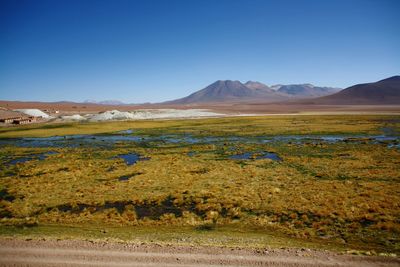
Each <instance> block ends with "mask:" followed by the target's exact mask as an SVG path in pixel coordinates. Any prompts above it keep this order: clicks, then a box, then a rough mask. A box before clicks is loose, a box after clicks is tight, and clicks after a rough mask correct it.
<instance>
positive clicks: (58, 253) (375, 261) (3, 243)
mask: <svg viewBox="0 0 400 267" xmlns="http://www.w3.org/2000/svg"><path fill="white" fill-rule="evenodd" d="M0 266H60V267H61V266H63V267H64V266H111V267H117V266H290V267H292V266H293V267H294V266H366V267H368V266H400V259H399V258H394V257H377V256H354V255H347V254H346V255H344V254H343V255H342V254H335V253H333V252H327V251H314V250H308V249H258V250H254V249H239V248H216V247H195V246H187V247H182V246H171V245H170V246H168V245H146V244H123V243H112V242H90V241H73V240H63V241H61V240H59V241H57V240H16V239H0Z"/></svg>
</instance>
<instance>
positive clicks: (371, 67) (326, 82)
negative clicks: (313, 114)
mask: <svg viewBox="0 0 400 267" xmlns="http://www.w3.org/2000/svg"><path fill="white" fill-rule="evenodd" d="M399 14H400V1H399V0H331V1H329V0H276V1H268V0H262V1H257V0H243V1H239V0H228V1H224V0H210V1H207V0H185V1H174V0H160V1H154V0H147V1H145V0H143V1H134V0H126V1H124V0H114V1H113V0H108V1H101V0H65V1H64V0H49V1H42V0H28V1H22V0H0V99H2V100H5V99H6V100H39V101H61V100H68V101H78V102H79V101H84V100H86V99H94V100H106V99H117V100H121V101H124V102H127V103H140V102H158V101H164V100H170V99H174V98H179V97H183V96H186V95H187V94H189V93H191V92H193V91H196V90H198V89H201V88H203V87H205V86H207V85H208V84H210V83H212V82H214V81H216V80H225V79H232V80H240V81H242V82H245V81H248V80H255V81H260V82H264V83H266V84H268V85H271V84H278V83H280V84H290V83H313V84H315V85H322V86H336V87H347V86H350V85H353V84H355V83H362V82H371V81H376V80H379V79H383V78H386V77H389V76H393V75H399V74H400V15H399Z"/></svg>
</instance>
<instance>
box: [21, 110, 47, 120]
mask: <svg viewBox="0 0 400 267" xmlns="http://www.w3.org/2000/svg"><path fill="white" fill-rule="evenodd" d="M14 111H18V112H21V113H24V114H26V115H28V116H34V117H42V118H45V119H50V118H52V117H51V116H49V115H48V114H46V113H44V112H43V111H41V110H40V109H14Z"/></svg>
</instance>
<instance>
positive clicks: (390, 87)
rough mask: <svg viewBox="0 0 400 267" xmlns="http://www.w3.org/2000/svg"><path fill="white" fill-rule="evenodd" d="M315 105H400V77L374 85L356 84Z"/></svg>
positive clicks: (319, 99) (323, 98)
mask: <svg viewBox="0 0 400 267" xmlns="http://www.w3.org/2000/svg"><path fill="white" fill-rule="evenodd" d="M315 103H324V104H325V103H328V104H330V103H334V104H363V105H375V104H379V105H382V104H400V76H393V77H390V78H387V79H383V80H380V81H378V82H373V83H363V84H356V85H353V86H350V87H348V88H346V89H344V90H342V91H340V92H338V93H336V94H333V95H330V96H327V97H321V98H318V99H316V101H315Z"/></svg>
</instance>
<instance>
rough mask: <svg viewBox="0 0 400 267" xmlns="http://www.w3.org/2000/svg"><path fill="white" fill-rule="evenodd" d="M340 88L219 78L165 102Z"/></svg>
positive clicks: (276, 97) (264, 98)
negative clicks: (184, 95) (186, 94)
mask: <svg viewBox="0 0 400 267" xmlns="http://www.w3.org/2000/svg"><path fill="white" fill-rule="evenodd" d="M340 90H341V89H339V88H332V87H318V86H314V85H312V84H292V85H274V86H271V87H269V86H268V85H265V84H263V83H261V82H256V81H248V82H246V83H244V84H243V83H241V82H240V81H231V80H224V81H223V80H219V81H216V82H214V83H212V84H210V85H209V86H207V87H205V88H204V89H201V90H199V91H197V92H194V93H193V94H190V95H189V96H186V97H183V98H180V99H176V100H172V101H168V102H165V103H166V104H193V103H208V102H210V103H211V102H252V101H256V102H278V101H286V100H291V99H302V98H312V97H320V96H325V95H329V94H333V93H336V92H338V91H340Z"/></svg>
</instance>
